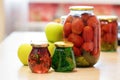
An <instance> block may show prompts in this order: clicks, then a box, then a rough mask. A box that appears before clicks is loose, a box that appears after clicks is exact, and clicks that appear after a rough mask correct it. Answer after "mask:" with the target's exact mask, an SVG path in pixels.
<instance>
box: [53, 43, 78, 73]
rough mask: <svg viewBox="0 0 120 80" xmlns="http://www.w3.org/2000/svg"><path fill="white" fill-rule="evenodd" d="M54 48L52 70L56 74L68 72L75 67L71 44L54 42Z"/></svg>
mask: <svg viewBox="0 0 120 80" xmlns="http://www.w3.org/2000/svg"><path fill="white" fill-rule="evenodd" d="M54 44H55V46H56V48H55V51H54V55H53V57H52V68H53V69H54V70H55V71H56V72H70V71H73V69H74V68H75V67H76V63H75V58H74V53H73V50H72V47H73V44H72V43H71V42H62V41H60V42H55V43H54Z"/></svg>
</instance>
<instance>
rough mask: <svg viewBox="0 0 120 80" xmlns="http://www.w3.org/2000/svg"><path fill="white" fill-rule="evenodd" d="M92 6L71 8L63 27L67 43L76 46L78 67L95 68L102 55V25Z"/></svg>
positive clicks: (75, 52)
mask: <svg viewBox="0 0 120 80" xmlns="http://www.w3.org/2000/svg"><path fill="white" fill-rule="evenodd" d="M93 11H94V7H92V6H71V7H70V13H69V14H68V16H67V18H66V20H65V22H64V27H63V35H64V40H65V41H70V42H72V43H73V44H74V46H73V51H74V55H75V59H76V66H77V67H90V66H93V65H94V64H95V63H96V62H97V61H98V58H99V55H100V23H99V20H98V19H97V17H96V15H94V12H93Z"/></svg>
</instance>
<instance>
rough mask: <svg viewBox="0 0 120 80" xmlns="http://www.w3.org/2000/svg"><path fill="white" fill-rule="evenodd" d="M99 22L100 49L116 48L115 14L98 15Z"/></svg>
mask: <svg viewBox="0 0 120 80" xmlns="http://www.w3.org/2000/svg"><path fill="white" fill-rule="evenodd" d="M98 18H99V20H100V24H101V51H116V50H117V34H118V31H117V30H118V23H117V16H98Z"/></svg>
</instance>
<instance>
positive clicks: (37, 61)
mask: <svg viewBox="0 0 120 80" xmlns="http://www.w3.org/2000/svg"><path fill="white" fill-rule="evenodd" d="M31 45H32V47H33V48H32V51H31V53H30V54H29V57H28V65H29V68H30V69H31V71H32V72H33V73H47V72H48V71H49V69H50V67H51V57H50V53H49V51H48V43H46V42H45V43H43V42H42V43H32V44H31Z"/></svg>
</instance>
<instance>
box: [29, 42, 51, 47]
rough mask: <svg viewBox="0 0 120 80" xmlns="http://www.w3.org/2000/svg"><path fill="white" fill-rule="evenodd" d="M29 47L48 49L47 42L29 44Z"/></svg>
mask: <svg viewBox="0 0 120 80" xmlns="http://www.w3.org/2000/svg"><path fill="white" fill-rule="evenodd" d="M31 46H33V47H48V46H49V44H48V42H33V43H31Z"/></svg>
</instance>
